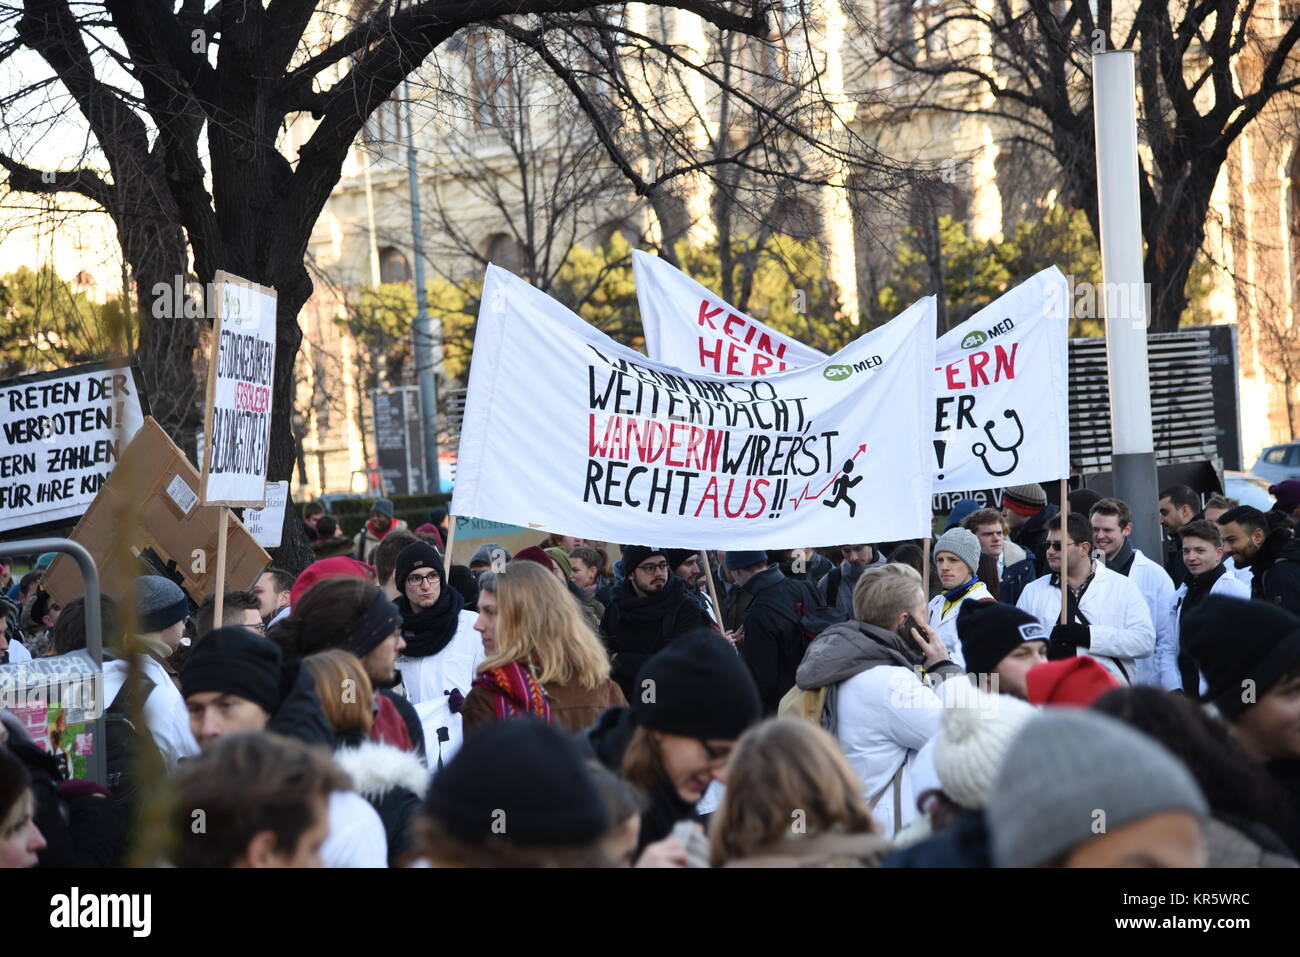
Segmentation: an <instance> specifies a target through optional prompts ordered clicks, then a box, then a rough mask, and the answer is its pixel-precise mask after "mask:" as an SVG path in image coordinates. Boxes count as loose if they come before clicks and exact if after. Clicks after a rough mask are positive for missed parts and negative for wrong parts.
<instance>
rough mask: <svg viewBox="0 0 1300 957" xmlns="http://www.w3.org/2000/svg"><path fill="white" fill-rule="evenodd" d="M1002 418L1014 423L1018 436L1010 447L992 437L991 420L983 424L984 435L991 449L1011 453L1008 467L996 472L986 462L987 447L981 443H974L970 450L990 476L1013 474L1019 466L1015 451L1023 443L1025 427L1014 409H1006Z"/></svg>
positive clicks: (992, 423) (1018, 454) (1018, 455)
mask: <svg viewBox="0 0 1300 957" xmlns="http://www.w3.org/2000/svg"><path fill="white" fill-rule="evenodd" d="M1002 416H1003V418H1007V419H1011V420H1012V421H1013V422H1015V424H1016V431H1017V432H1018V433H1019V435H1017V436H1016V439H1015V441H1014V442H1012V443H1011V444H1010V445H1003V444H1002V443H1001V442H999V441H998V440H997V438H996V437H995V436H994V435H993V426H994V422H993V420H992V419H989V420H988V421H987V422H985V423H984V434H985V435H987V436H988V438H989V442H990V443H992V445H993V448H995V449H997V450H998V451H999V452H1010V453H1011V464H1010V465H1008V466H1007V467H1006V468H1005V469H1002V470H1001V471H998V470H997V469H995V468H994V467H993V466H992V465H990V464H989V460H988V451H989V447H988V446H987V445H985V444H984V443H983V442H976V443H975V444H974V445H972V446H971V448H970V450H971V452H973V453H974V454H975V455H977V456H979V460H980V461H981V462H983V463H984V468H985V469H987V470H988V473H989V474H990V475H1010V474H1011V473H1012V472H1014V471H1015V470H1016V468H1017V467H1018V466H1019V465H1020V453H1019V452H1018V451H1017V450H1018V449H1019V448H1020V445H1021V443H1023V442H1024V441H1025V427H1024V426H1023V425H1022V424H1021V423H1020V414H1019V413H1018V412H1016V410H1015V409H1007V410H1006V411H1005V412H1003V413H1002Z"/></svg>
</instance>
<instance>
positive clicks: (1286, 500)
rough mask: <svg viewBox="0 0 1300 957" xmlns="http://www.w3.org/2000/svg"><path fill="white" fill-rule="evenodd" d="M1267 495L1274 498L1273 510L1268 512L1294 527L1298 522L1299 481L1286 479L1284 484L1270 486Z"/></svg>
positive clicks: (1299, 509) (1299, 511) (1299, 516)
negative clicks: (1273, 513)
mask: <svg viewBox="0 0 1300 957" xmlns="http://www.w3.org/2000/svg"><path fill="white" fill-rule="evenodd" d="M1268 494H1269V495H1272V496H1273V498H1274V502H1273V508H1272V509H1270V511H1273V512H1276V513H1277V514H1278V515H1279V516H1281V517H1282V518H1283V519H1285V520H1287V521H1288V522H1290V523H1291V525H1292V526H1294V525H1295V523H1296V522H1297V521H1298V520H1300V480H1297V479H1287V480H1286V481H1285V482H1278V483H1277V484H1276V485H1270V486H1269V487H1268Z"/></svg>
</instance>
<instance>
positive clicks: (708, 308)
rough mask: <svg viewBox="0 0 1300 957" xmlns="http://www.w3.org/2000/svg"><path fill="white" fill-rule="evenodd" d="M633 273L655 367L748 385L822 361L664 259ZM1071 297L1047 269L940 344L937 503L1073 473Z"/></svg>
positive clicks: (645, 259)
mask: <svg viewBox="0 0 1300 957" xmlns="http://www.w3.org/2000/svg"><path fill="white" fill-rule="evenodd" d="M632 263H633V268H634V270H635V272H636V284H637V300H638V302H639V303H640V306H641V324H642V327H643V329H644V331H645V340H646V351H647V352H648V353H649V355H650V357H651V358H653V359H658V360H659V361H661V362H666V363H669V364H670V365H680V366H682V367H683V368H686V369H690V370H693V371H705V372H712V371H714V369H715V368H716V367H717V365H718V363H719V361H725V362H727V363H732V362H735V363H738V364H739V365H741V366H745V367H747V368H752V369H753V370H754V372H753V374H754V375H766V374H770V372H772V371H774V370H776V369H777V368H778V367H779V366H785V367H789V368H794V369H798V368H801V367H803V366H804V365H807V364H811V363H813V362H821V361H824V359H825V356H823V355H822V354H821V353H820V352H816V351H815V350H812V349H809V348H808V347H807V346H802V345H800V346H798V349H799V350H800V351H796V350H795V348H794V347H793V346H791V345H790V343H791V342H793V340H791V339H789V338H788V337H786V336H783V335H782V334H781V333H779V332H777V331H776V330H775V329H771V328H769V327H767V326H765V325H763V323H761V322H759V321H758V320H756V319H750V318H749V317H747V316H741V315H739V314H738V313H736V312H735V311H734V310H732V309H731V307H730V306H728V305H727V304H726V303H725V302H723V301H722V300H721V299H718V298H717V297H716V296H714V295H712V294H711V293H710V292H709V291H708V290H707V289H705V288H704V287H703V286H701V285H700V284H699V283H697V282H695V280H693V279H691V278H690V277H689V276H687V275H685V274H684V273H682V272H681V271H679V270H677V269H676V268H674V267H673V266H671V265H669V264H668V263H666V262H664V261H663V260H661V259H658V258H656V257H654V256H649V255H647V254H645V253H642V252H639V251H638V252H634V253H633V259H632ZM1068 297H1069V290H1068V284H1067V282H1066V279H1065V277H1064V276H1063V275H1061V273H1060V271H1059V270H1058V269H1056V267H1054V266H1053V267H1050V268H1048V269H1044V270H1043V271H1042V272H1040V273H1038V274H1036V275H1034V276H1032V277H1031V278H1029V279H1028V280H1026V281H1025V282H1023V283H1021V284H1020V285H1019V286H1017V287H1016V288H1015V289H1012V290H1011V291H1010V292H1008V293H1007V294H1006V295H1004V296H1001V297H1000V298H998V299H997V300H995V301H994V302H992V303H990V304H989V305H988V306H986V307H985V308H983V309H981V310H980V311H979V312H977V313H976V314H975V315H974V316H972V317H971V318H970V319H968V320H966V321H965V322H963V323H962V324H961V325H959V326H957V327H956V328H955V329H952V330H951V331H949V332H947V333H945V334H944V336H943V337H942V338H941V339H939V342H938V345H937V346H936V349H935V363H934V379H935V381H934V401H935V405H934V408H933V409H932V416H931V430H932V431H933V433H934V435H933V443H934V459H933V463H934V473H935V474H934V485H933V489H934V492H935V493H936V494H939V493H943V494H944V496H945V497H946V498H949V499H951V498H956V497H959V495H958V493H962V492H974V491H977V490H978V491H983V490H986V489H991V488H996V487H999V486H1003V487H1005V486H1008V485H1021V484H1025V483H1027V482H1045V481H1051V480H1054V479H1059V478H1061V477H1062V476H1065V475H1068V474H1069V472H1068V469H1069V415H1068V410H1067V405H1066V403H1067V398H1068V361H1069V360H1068V353H1067V348H1068V345H1067V336H1068V319H1069V298H1068ZM709 317H712V318H709ZM719 317H725V318H723V319H721V320H720V318H719ZM795 345H798V344H797V343H796V344H795ZM718 356H722V357H723V359H722V360H719V358H718ZM746 374H749V373H746ZM942 507H946V505H945V506H942Z"/></svg>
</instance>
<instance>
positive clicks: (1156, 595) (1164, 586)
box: [1089, 498, 1178, 687]
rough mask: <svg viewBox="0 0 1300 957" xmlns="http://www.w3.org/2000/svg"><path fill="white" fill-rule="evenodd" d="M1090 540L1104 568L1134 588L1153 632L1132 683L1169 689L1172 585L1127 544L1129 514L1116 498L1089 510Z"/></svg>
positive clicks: (1173, 641)
mask: <svg viewBox="0 0 1300 957" xmlns="http://www.w3.org/2000/svg"><path fill="white" fill-rule="evenodd" d="M1089 517H1090V519H1091V521H1092V540H1093V543H1094V545H1095V546H1096V549H1097V552H1098V553H1100V555H1101V556H1103V557H1104V559H1105V562H1106V568H1108V569H1109V570H1110V571H1113V572H1118V573H1119V574H1121V575H1125V576H1127V577H1128V579H1129V580H1130V581H1132V582H1133V584H1135V585H1137V587H1138V591H1140V592H1141V593H1142V598H1143V600H1144V601H1145V602H1146V604H1147V611H1148V612H1150V614H1151V623H1152V625H1154V626H1155V630H1156V646H1155V651H1154V652H1153V653H1152V654H1151V655H1150V656H1149V657H1147V658H1143V659H1141V660H1140V661H1139V662H1138V666H1137V678H1136V681H1137V682H1138V683H1140V684H1148V685H1155V686H1157V687H1169V686H1171V685H1172V684H1173V682H1174V681H1176V680H1177V679H1176V676H1175V675H1174V673H1173V667H1174V663H1175V662H1176V661H1177V658H1178V633H1177V632H1175V631H1174V629H1173V626H1172V622H1171V620H1170V618H1169V610H1170V609H1171V608H1173V606H1174V582H1173V579H1171V578H1170V577H1169V573H1168V572H1166V571H1165V570H1164V567H1163V566H1162V565H1160V564H1157V563H1156V562H1154V561H1152V560H1151V559H1150V558H1147V556H1145V555H1143V554H1142V551H1141V549H1137V548H1134V547H1133V545H1132V543H1130V542H1129V536H1130V535H1131V534H1132V533H1133V513H1132V511H1131V510H1130V509H1129V507H1128V504H1127V503H1125V502H1122V501H1120V500H1119V499H1117V498H1103V499H1102V500H1101V501H1099V502H1098V503H1097V504H1096V505H1094V506H1093V507H1092V514H1091V515H1090V516H1089Z"/></svg>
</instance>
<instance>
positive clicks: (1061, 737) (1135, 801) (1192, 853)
mask: <svg viewBox="0 0 1300 957" xmlns="http://www.w3.org/2000/svg"><path fill="white" fill-rule="evenodd" d="M1208 812H1209V809H1208V807H1207V805H1206V803H1205V798H1204V797H1203V796H1202V795H1201V791H1200V788H1198V787H1197V786H1196V782H1195V780H1193V778H1192V776H1191V774H1190V773H1189V772H1188V771H1187V769H1186V768H1185V767H1184V766H1183V765H1182V764H1181V763H1180V762H1179V761H1178V759H1176V758H1175V757H1174V756H1173V755H1172V754H1170V753H1169V752H1168V751H1167V750H1165V749H1164V748H1163V747H1161V746H1160V745H1159V744H1157V743H1156V742H1155V741H1153V740H1151V739H1150V738H1148V737H1147V736H1146V735H1143V734H1141V733H1140V732H1137V731H1134V730H1133V729H1132V728H1129V727H1128V726H1127V725H1124V724H1123V723H1121V722H1119V721H1116V720H1115V719H1114V718H1111V717H1108V716H1106V715H1103V714H1098V713H1096V712H1093V711H1084V710H1081V709H1071V710H1049V711H1047V712H1045V713H1043V714H1040V715H1038V716H1036V717H1034V718H1033V719H1031V720H1030V721H1028V722H1026V724H1025V725H1024V727H1023V728H1022V729H1021V730H1020V733H1019V734H1017V735H1016V737H1015V739H1014V740H1013V741H1012V743H1011V747H1010V749H1009V750H1008V751H1007V755H1006V758H1005V759H1004V760H1003V762H1002V767H1001V768H1000V769H999V771H998V775H997V778H996V779H995V781H994V784H993V789H992V791H991V792H990V794H989V798H988V807H987V817H988V824H989V831H990V833H991V834H992V838H993V842H992V843H993V861H994V864H996V865H997V866H998V867H1052V866H1060V867H1149V868H1163V867H1204V866H1205V860H1206V857H1205V837H1204V828H1205V823H1206V818H1207V816H1208Z"/></svg>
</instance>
